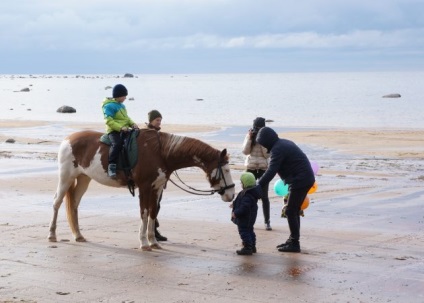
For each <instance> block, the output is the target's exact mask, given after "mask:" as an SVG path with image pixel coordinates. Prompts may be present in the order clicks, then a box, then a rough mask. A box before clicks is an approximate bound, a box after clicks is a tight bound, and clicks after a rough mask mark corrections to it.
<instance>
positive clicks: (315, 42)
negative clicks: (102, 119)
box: [0, 0, 424, 62]
mask: <svg viewBox="0 0 424 303" xmlns="http://www.w3.org/2000/svg"><path fill="white" fill-rule="evenodd" d="M423 13H424V2H423V1H422V0H375V1H369V0H343V1H341V0H302V1H298V0H286V1H281V0H267V1H257V0H157V1H151V0H121V1H119V2H117V1H115V0H113V1H112V0H89V1H86V0H85V1H82V0H74V1H66V0H63V1H51V0H39V1H28V0H14V1H2V2H1V3H0V37H1V39H0V53H1V54H3V56H4V55H7V56H8V57H10V58H13V57H14V54H15V53H16V52H18V53H20V54H22V56H24V54H25V53H28V56H30V55H31V54H32V53H39V54H42V53H43V52H49V53H52V52H57V53H58V54H62V53H67V54H70V55H71V56H74V57H75V56H81V55H83V54H84V53H89V54H90V55H91V54H98V55H99V56H100V55H101V56H103V58H105V59H104V60H106V56H107V54H111V55H114V56H116V55H117V54H122V55H129V54H131V55H133V54H141V53H143V54H146V53H152V54H153V53H154V52H159V53H160V54H165V53H166V52H168V54H167V55H168V56H172V55H173V54H174V53H175V52H178V53H179V55H180V56H181V60H182V54H183V53H184V52H186V53H187V54H188V56H192V55H193V52H195V51H199V52H204V53H205V54H206V53H207V54H210V55H211V56H214V54H215V56H218V55H219V56H222V55H223V54H225V53H226V52H231V57H230V58H227V59H226V60H228V62H233V61H234V60H232V58H234V57H236V56H237V54H236V52H237V51H239V52H240V55H243V54H244V55H246V54H249V60H251V61H253V60H258V62H262V61H263V60H264V59H263V58H262V56H261V54H260V52H261V51H262V52H285V51H287V52H299V53H300V52H315V53H316V54H318V53H319V52H322V53H325V54H326V55H327V56H330V54H331V52H334V54H337V53H340V52H345V53H347V52H363V53H364V54H366V53H373V52H374V53H379V52H380V53H386V54H388V55H390V54H394V53H396V54H412V53H413V54H421V53H422V51H421V50H423V49H424V41H423V39H424V38H423V37H424V18H422V15H423ZM214 52H216V53H214ZM72 54H73V55H72ZM255 55H256V56H257V57H255ZM316 58H317V60H319V59H318V56H317V57H316ZM226 62H227V61H226Z"/></svg>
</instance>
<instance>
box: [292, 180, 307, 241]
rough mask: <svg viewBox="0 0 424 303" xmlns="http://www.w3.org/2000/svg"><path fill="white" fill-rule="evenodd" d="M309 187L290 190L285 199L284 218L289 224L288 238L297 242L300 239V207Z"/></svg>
mask: <svg viewBox="0 0 424 303" xmlns="http://www.w3.org/2000/svg"><path fill="white" fill-rule="evenodd" d="M309 189H310V187H306V188H301V189H290V191H289V196H288V199H287V209H286V216H287V222H288V223H289V229H290V238H291V239H293V240H296V241H299V238H300V215H299V211H300V206H301V205H302V203H303V201H304V200H305V198H306V195H307V194H308V191H309Z"/></svg>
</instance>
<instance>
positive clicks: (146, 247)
mask: <svg viewBox="0 0 424 303" xmlns="http://www.w3.org/2000/svg"><path fill="white" fill-rule="evenodd" d="M141 250H142V251H152V248H151V247H150V246H142V247H141Z"/></svg>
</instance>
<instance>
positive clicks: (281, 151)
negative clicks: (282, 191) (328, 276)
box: [256, 127, 315, 252]
mask: <svg viewBox="0 0 424 303" xmlns="http://www.w3.org/2000/svg"><path fill="white" fill-rule="evenodd" d="M256 141H257V142H258V143H259V144H260V145H262V146H264V147H265V148H266V149H267V150H268V152H269V153H270V154H271V157H270V163H269V166H268V169H267V170H266V172H265V173H264V174H263V176H262V177H261V178H260V179H259V180H258V184H259V186H264V185H265V184H269V182H271V180H272V179H273V178H274V177H275V175H276V174H278V175H279V176H280V178H281V179H282V180H283V181H284V183H285V184H288V186H289V193H288V203H287V209H286V215H287V222H288V224H289V228H290V237H289V239H288V240H287V241H286V242H285V243H283V244H280V245H278V246H277V248H278V250H279V251H282V252H300V243H299V238H300V215H299V211H300V207H301V205H302V202H303V201H304V200H305V198H306V195H307V194H308V191H309V189H310V188H311V187H312V186H313V185H314V182H315V176H314V172H313V170H312V167H311V164H310V162H309V160H308V157H307V156H306V155H305V153H304V152H303V151H302V150H301V149H300V148H299V147H298V146H297V145H296V144H295V143H294V142H292V141H290V140H287V139H280V138H279V137H278V135H277V133H276V132H275V131H274V130H273V129H272V128H269V127H263V128H261V130H260V131H259V132H258V135H257V137H256Z"/></svg>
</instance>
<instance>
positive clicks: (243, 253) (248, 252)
mask: <svg viewBox="0 0 424 303" xmlns="http://www.w3.org/2000/svg"><path fill="white" fill-rule="evenodd" d="M236 253H237V254H238V255H240V256H251V255H252V254H253V250H252V246H251V245H245V246H243V248H242V249H240V250H236Z"/></svg>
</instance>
